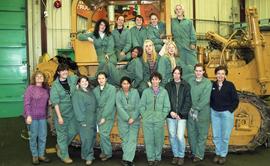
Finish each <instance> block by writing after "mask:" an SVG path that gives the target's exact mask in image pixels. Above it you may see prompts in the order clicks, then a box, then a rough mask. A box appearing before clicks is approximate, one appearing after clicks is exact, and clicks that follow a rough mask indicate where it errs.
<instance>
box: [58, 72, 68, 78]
mask: <svg viewBox="0 0 270 166" xmlns="http://www.w3.org/2000/svg"><path fill="white" fill-rule="evenodd" d="M58 74H59V77H60V78H61V79H67V77H68V70H62V71H59V72H58Z"/></svg>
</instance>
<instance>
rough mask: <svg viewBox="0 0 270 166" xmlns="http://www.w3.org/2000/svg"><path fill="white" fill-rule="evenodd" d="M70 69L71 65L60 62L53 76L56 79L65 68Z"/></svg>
mask: <svg viewBox="0 0 270 166" xmlns="http://www.w3.org/2000/svg"><path fill="white" fill-rule="evenodd" d="M68 69H69V66H68V65H67V64H65V63H60V64H59V65H58V67H57V69H56V71H55V73H54V76H53V80H56V78H57V77H58V75H59V74H58V72H60V71H64V70H68Z"/></svg>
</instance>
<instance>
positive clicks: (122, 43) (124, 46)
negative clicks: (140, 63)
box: [112, 28, 131, 61]
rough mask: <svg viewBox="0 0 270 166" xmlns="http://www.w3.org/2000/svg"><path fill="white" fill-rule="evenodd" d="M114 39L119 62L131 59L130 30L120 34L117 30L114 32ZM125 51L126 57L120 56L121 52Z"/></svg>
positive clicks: (124, 30)
mask: <svg viewBox="0 0 270 166" xmlns="http://www.w3.org/2000/svg"><path fill="white" fill-rule="evenodd" d="M112 36H113V39H114V50H115V54H116V56H117V60H118V61H122V60H128V59H130V54H127V53H128V52H129V51H130V49H131V34H130V31H129V29H127V28H124V29H123V31H122V33H119V31H118V30H117V29H114V30H113V31H112ZM121 51H124V52H125V54H126V56H125V57H122V56H120V52H121Z"/></svg>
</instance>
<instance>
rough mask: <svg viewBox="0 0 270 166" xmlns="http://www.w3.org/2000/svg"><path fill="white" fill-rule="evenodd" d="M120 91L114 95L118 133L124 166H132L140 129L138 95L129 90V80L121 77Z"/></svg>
mask: <svg viewBox="0 0 270 166" xmlns="http://www.w3.org/2000/svg"><path fill="white" fill-rule="evenodd" d="M120 84H121V89H120V90H119V91H118V92H117V93H116V108H117V118H118V131H119V134H120V137H121V140H122V150H123V157H122V159H123V161H122V164H123V165H124V166H134V164H133V159H134V156H135V152H136V146H137V140H138V132H139V128H140V118H139V115H140V112H139V105H138V103H139V102H140V95H139V93H138V91H137V90H136V89H133V88H131V79H130V78H129V77H126V76H124V77H122V78H121V81H120Z"/></svg>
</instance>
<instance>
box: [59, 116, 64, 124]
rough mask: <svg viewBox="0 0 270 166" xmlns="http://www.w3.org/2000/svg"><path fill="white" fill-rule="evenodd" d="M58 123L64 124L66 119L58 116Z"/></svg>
mask: <svg viewBox="0 0 270 166" xmlns="http://www.w3.org/2000/svg"><path fill="white" fill-rule="evenodd" d="M58 124H60V125H62V124H64V120H63V118H62V117H60V118H58Z"/></svg>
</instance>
